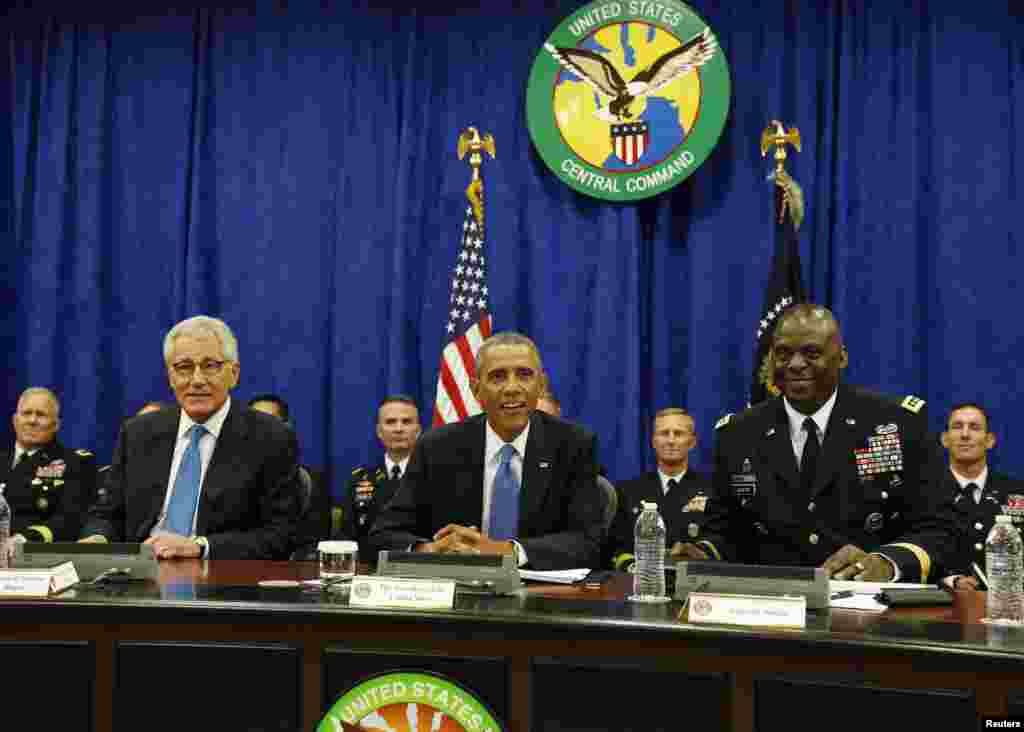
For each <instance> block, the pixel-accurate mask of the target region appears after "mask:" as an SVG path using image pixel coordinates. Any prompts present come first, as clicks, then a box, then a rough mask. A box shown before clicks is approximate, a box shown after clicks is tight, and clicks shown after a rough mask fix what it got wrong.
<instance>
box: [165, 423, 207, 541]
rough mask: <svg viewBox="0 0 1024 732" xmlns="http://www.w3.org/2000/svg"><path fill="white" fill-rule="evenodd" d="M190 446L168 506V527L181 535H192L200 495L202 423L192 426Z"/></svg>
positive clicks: (204, 431)
mask: <svg viewBox="0 0 1024 732" xmlns="http://www.w3.org/2000/svg"><path fill="white" fill-rule="evenodd" d="M191 432H192V435H191V437H190V438H189V442H188V447H187V448H185V454H184V455H182V457H181V464H180V465H179V466H178V475H177V477H176V478H175V479H174V492H173V493H172V494H171V502H170V504H169V505H168V506H167V521H166V522H165V524H166V526H167V529H168V530H169V531H173V532H174V533H175V534H180V535H181V536H191V535H192V520H193V518H195V512H196V499H197V498H198V497H199V477H200V475H201V474H202V464H201V463H200V460H199V440H200V439H201V438H202V436H203V435H204V434H206V428H205V427H203V425H201V424H197V425H193V426H192V430H191Z"/></svg>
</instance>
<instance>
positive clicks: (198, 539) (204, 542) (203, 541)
mask: <svg viewBox="0 0 1024 732" xmlns="http://www.w3.org/2000/svg"><path fill="white" fill-rule="evenodd" d="M192 541H193V543H194V544H195V545H196V546H198V547H199V558H200V559H206V554H207V552H209V551H210V542H209V540H208V539H207V538H206V537H205V536H193V537H192Z"/></svg>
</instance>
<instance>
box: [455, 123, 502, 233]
mask: <svg viewBox="0 0 1024 732" xmlns="http://www.w3.org/2000/svg"><path fill="white" fill-rule="evenodd" d="M485 152H486V153H487V154H489V155H490V156H491V157H492V158H494V157H496V156H495V153H494V137H493V136H492V135H491V134H490V133H488V134H486V135H484V136H483V137H481V136H480V131H479V130H478V129H477V128H476V127H467V128H466V129H464V130H463V131H462V133H461V134H460V135H459V160H463V159H465V157H466V155H467V154H468V155H469V160H467V161H466V162H468V163H469V167H470V168H471V169H472V171H473V177H472V178H471V179H470V181H469V186H468V187H467V188H466V196H467V197H468V198H469V201H470V203H471V204H472V205H473V214H474V215H475V216H476V221H477V223H478V224H480V225H483V222H484V196H483V188H484V183H483V179H482V178H481V177H480V166H481V165H483V162H484V155H483V153H485Z"/></svg>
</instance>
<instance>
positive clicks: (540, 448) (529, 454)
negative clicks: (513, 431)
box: [519, 415, 555, 527]
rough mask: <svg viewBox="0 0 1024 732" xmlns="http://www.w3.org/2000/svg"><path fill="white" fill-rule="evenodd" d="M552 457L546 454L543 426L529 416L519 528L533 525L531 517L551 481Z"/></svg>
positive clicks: (540, 422)
mask: <svg viewBox="0 0 1024 732" xmlns="http://www.w3.org/2000/svg"><path fill="white" fill-rule="evenodd" d="M554 464H555V460H554V457H553V456H552V455H549V454H548V445H547V443H546V442H545V440H544V425H543V422H542V420H541V419H540V418H539V417H537V416H536V415H531V416H530V435H529V437H527V438H526V454H525V455H524V456H523V481H522V485H521V486H520V487H519V526H520V527H522V526H524V525H527V526H528V525H535V524H536V522H535V521H532V518H531V517H532V516H533V515H534V514H536V513H537V512H538V511H540V509H541V506H543V505H544V497H545V496H547V493H548V486H549V484H550V481H551V471H552V470H553V466H554Z"/></svg>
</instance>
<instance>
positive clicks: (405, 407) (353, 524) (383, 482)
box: [342, 394, 422, 559]
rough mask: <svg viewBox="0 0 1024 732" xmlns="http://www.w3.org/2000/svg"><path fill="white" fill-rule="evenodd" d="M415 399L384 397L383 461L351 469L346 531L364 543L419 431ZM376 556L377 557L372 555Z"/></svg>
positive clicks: (392, 491) (381, 425)
mask: <svg viewBox="0 0 1024 732" xmlns="http://www.w3.org/2000/svg"><path fill="white" fill-rule="evenodd" d="M421 429H422V428H421V426H420V413H419V410H418V409H417V408H416V402H415V401H414V400H413V399H412V397H409V396H406V395H405V394H392V395H390V396H388V397H385V398H384V400H383V401H382V402H381V403H380V407H379V408H378V410H377V439H379V440H380V442H381V444H382V445H383V446H384V464H383V465H378V466H375V467H373V468H370V467H366V466H359V467H356V468H354V469H353V470H352V477H351V480H350V481H349V491H348V495H347V496H346V501H345V505H344V506H343V508H342V510H343V513H344V517H345V518H344V524H345V527H346V528H345V532H344V533H345V535H346V536H347V537H348V538H353V539H355V540H356V541H358V542H359V545H360V548H363V547H364V546H365V542H366V536H367V534H368V533H369V532H370V527H371V526H373V522H374V521H375V520H376V518H377V514H378V513H379V512H380V510H381V508H383V507H384V506H386V505H387V503H388V501H390V500H391V498H392V496H394V495H395V491H396V490H397V489H398V485H399V482H400V481H401V479H402V476H403V475H405V468H406V466H407V465H408V464H409V457H410V456H411V455H412V449H413V447H414V446H415V445H416V439H417V438H418V437H419V435H420V431H421ZM372 558H373V559H375V557H372Z"/></svg>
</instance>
